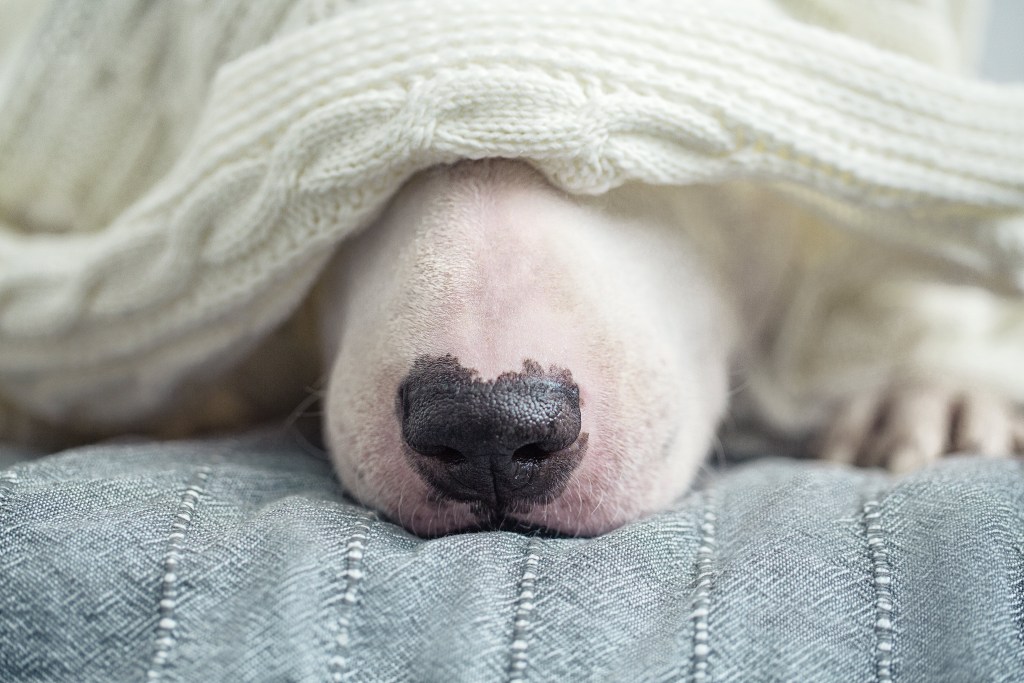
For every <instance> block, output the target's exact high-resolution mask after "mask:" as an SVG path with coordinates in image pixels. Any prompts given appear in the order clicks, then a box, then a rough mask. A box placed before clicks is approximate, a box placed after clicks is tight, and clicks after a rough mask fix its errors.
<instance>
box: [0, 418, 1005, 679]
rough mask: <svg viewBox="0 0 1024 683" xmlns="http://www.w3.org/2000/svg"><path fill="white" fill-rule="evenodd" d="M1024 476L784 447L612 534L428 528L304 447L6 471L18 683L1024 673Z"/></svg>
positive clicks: (983, 463)
mask: <svg viewBox="0 0 1024 683" xmlns="http://www.w3.org/2000/svg"><path fill="white" fill-rule="evenodd" d="M0 450H2V449H0ZM1022 475H1024V469H1022V466H1021V463H1020V462H1019V461H1011V460H995V459H980V458H972V459H953V460H950V461H947V462H944V463H942V464H941V465H940V466H938V467H936V468H934V469H931V470H929V471H926V472H921V473H919V474H916V475H913V476H911V477H909V478H906V479H903V480H902V481H893V480H891V479H889V478H887V477H885V476H884V475H882V474H880V473H877V472H865V471H857V470H848V469H839V468H835V467H827V466H824V465H820V464H815V463H807V462H796V461H784V460H762V461H757V462H754V463H750V464H746V465H743V466H740V467H737V468H735V469H733V470H731V471H726V472H724V473H712V474H710V475H709V476H708V477H707V478H706V481H705V482H704V484H703V485H702V486H701V487H700V489H699V490H698V491H696V492H694V493H693V494H691V495H689V496H687V497H686V498H685V500H683V501H681V502H680V503H679V504H678V506H677V507H676V508H675V509H674V510H672V511H669V512H666V513H664V514H661V515H659V516H656V517H654V518H651V519H647V520H644V521H641V522H638V523H635V524H633V525H631V526H629V527H627V528H624V529H621V530H619V531H617V532H614V533H611V534H608V535H606V536H603V537H601V538H595V539H552V538H538V537H527V536H522V535H517V534H512V533H504V532H500V533H478V534H468V535H460V536H451V537H447V538H442V539H438V540H432V541H423V540H420V539H418V538H414V537H412V536H410V535H408V534H407V533H405V532H404V531H403V530H402V529H400V528H398V527H395V526H393V525H391V524H388V523H386V522H384V521H381V520H379V519H378V518H377V517H376V516H375V515H374V514H373V513H372V512H369V511H367V510H365V509H364V508H361V507H359V506H358V505H355V504H353V503H351V502H350V501H348V500H346V499H345V498H344V496H343V495H342V493H341V492H340V491H339V490H338V487H337V484H336V483H335V481H334V479H333V478H332V476H331V472H330V468H329V467H328V466H327V464H326V463H324V462H322V461H319V460H317V459H315V458H312V457H311V456H309V455H307V454H305V453H304V452H303V451H302V449H300V448H298V447H297V446H296V445H294V443H292V442H291V441H290V440H289V439H288V438H287V437H282V436H281V435H276V434H268V433H262V434H256V435H249V436H247V437H244V438H241V439H234V440H218V441H205V442H180V443H162V444H160V443H156V444H145V443H134V444H120V445H104V446H99V447H93V448H88V449H81V450H77V451H73V452H68V453H65V454H62V455H57V456H50V457H46V458H43V459H40V460H36V461H30V462H25V463H21V464H17V465H14V466H13V467H10V468H8V469H6V470H2V471H0V511H2V514H0V679H2V680H4V681H21V680H76V681H104V682H105V683H106V682H110V681H122V680H124V681H128V680H132V681H139V680H143V679H145V678H146V676H147V675H148V676H149V677H151V678H154V679H158V678H165V679H168V680H181V681H217V680H232V681H235V680H267V681H271V680H273V681H277V680H297V681H330V680H355V681H374V680H381V681H394V680H409V681H424V680H434V681H455V680H465V681H506V680H518V679H524V680H535V681H556V680H558V681H569V680H572V681H577V680H609V681H627V680H628V681H633V680H652V681H653V680H686V679H691V678H692V679H695V680H715V681H759V680H792V681H869V680H888V679H890V678H891V679H894V680H897V681H943V680H949V681H968V680H971V681H975V680H978V681H980V680H986V681H994V680H1006V681H1011V680H1020V679H1021V676H1022V675H1024V674H1022V672H1024V476H1022Z"/></svg>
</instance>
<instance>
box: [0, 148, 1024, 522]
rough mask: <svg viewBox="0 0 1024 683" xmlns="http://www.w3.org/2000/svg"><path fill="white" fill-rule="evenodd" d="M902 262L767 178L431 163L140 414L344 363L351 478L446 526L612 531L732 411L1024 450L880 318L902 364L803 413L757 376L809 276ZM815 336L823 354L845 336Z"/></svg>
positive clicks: (231, 402)
mask: <svg viewBox="0 0 1024 683" xmlns="http://www.w3.org/2000/svg"><path fill="white" fill-rule="evenodd" d="M823 241H824V242H827V244H823V243H822V242H823ZM809 245H810V246H809ZM809 253H810V256H809ZM905 256H906V255H904V254H900V253H898V252H892V251H891V250H887V249H885V248H881V247H879V245H872V244H866V245H865V244H861V243H859V242H857V241H855V240H852V239H848V238H847V236H846V235H845V234H844V233H842V232H840V231H838V230H836V231H834V232H833V233H822V231H821V225H820V223H819V222H815V221H812V220H808V216H807V214H806V213H805V212H804V211H803V210H801V209H800V208H799V207H797V206H795V205H790V204H787V203H785V202H779V201H777V198H775V197H773V196H772V193H771V191H769V190H767V189H764V188H757V187H755V186H752V185H745V184H739V185H735V186H728V187H726V186H719V187H692V188H668V187H665V188H658V187H651V186H645V185H640V184H636V185H629V186H624V187H622V188H618V189H615V190H612V191H610V192H608V193H607V194H605V195H602V196H598V197H574V196H570V195H567V194H565V193H563V192H561V191H560V190H558V189H556V188H555V187H554V186H552V185H551V184H550V183H548V182H547V181H546V180H545V179H544V178H543V177H542V176H541V175H540V173H538V172H537V171H535V170H534V169H533V168H532V167H531V166H530V165H529V164H528V163H526V162H523V161H514V160H507V159H485V160H478V161H463V162H459V163H456V164H453V165H449V166H441V167H436V168H432V169H428V170H426V171H423V172H420V173H419V174H417V175H416V176H414V177H413V178H412V179H411V180H410V181H409V182H407V183H406V184H405V185H404V187H403V188H402V189H401V190H400V191H399V192H398V193H397V194H396V195H395V196H394V197H393V198H392V200H391V201H390V203H389V204H388V206H387V207H386V208H385V209H384V210H383V213H382V214H381V215H380V216H379V217H378V218H377V219H376V220H375V221H374V222H373V224H372V225H370V226H368V227H367V228H365V229H364V230H362V231H361V232H360V233H359V234H358V235H356V236H354V237H353V238H350V239H349V240H347V241H346V242H344V243H343V244H342V245H341V248H340V249H339V250H338V253H337V254H336V256H335V257H334V258H333V260H332V261H331V262H330V264H329V265H328V266H327V268H326V271H325V273H324V274H323V276H322V278H321V281H320V283H319V284H318V285H317V287H316V288H315V290H314V292H313V293H312V295H311V297H310V300H309V302H308V305H307V306H306V307H304V308H303V309H302V310H300V311H299V312H298V313H297V314H296V316H295V317H294V318H293V319H292V320H291V321H290V322H289V323H288V324H287V325H285V326H284V327H282V328H281V329H280V330H278V331H277V332H276V333H275V334H273V335H271V336H270V338H268V339H267V341H266V342H264V343H263V345H262V346H261V347H260V348H259V349H258V350H257V351H256V352H254V353H253V354H252V355H251V356H250V357H249V359H248V360H247V361H246V362H244V363H243V364H242V365H241V366H239V367H238V368H236V369H234V370H233V371H232V372H230V373H229V374H228V375H227V376H226V377H224V378H223V379H221V380H219V381H217V382H216V383H215V384H214V385H212V386H206V385H205V384H202V383H195V384H191V385H185V386H183V387H182V389H181V391H180V392H179V396H178V400H177V401H176V402H175V405H174V407H173V408H171V409H168V410H166V411H164V412H162V413H160V414H158V415H155V416H154V417H153V419H152V420H149V421H147V422H144V423H138V424H133V425H128V426H125V429H124V430H121V431H126V430H131V431H143V432H149V433H151V434H154V435H156V436H159V437H163V438H169V437H181V436H187V435H194V434H197V433H208V432H210V431H216V430H224V429H231V428H237V427H242V426H247V425H251V424H252V423H255V422H259V421H261V420H265V419H267V418H270V417H273V416H275V415H279V414H280V413H281V412H282V411H283V410H284V411H285V412H286V409H287V408H290V407H293V406H294V405H296V404H300V403H301V404H302V405H303V406H305V405H306V404H307V403H308V401H304V400H303V394H304V391H305V390H306V387H308V386H312V385H317V384H318V382H319V381H320V379H322V378H326V380H325V382H324V389H323V390H322V397H321V399H322V408H321V411H322V416H323V417H322V436H323V439H322V441H323V443H324V444H326V449H327V451H328V452H329V455H330V458H331V460H332V461H333V464H334V466H335V469H336V471H337V474H338V476H339V478H340V480H341V482H342V484H343V485H344V487H345V489H346V490H347V491H348V492H350V493H351V495H353V496H354V497H355V498H356V499H357V500H359V501H360V502H362V503H364V504H366V505H368V506H370V507H372V508H374V509H376V510H378V511H380V512H381V513H383V515H384V516H386V517H387V518H390V519H392V520H394V521H395V522H397V523H398V524H400V525H402V526H404V527H405V528H407V529H408V530H410V531H412V532H413V533H416V534H418V535H421V536H428V537H430V536H438V535H444V534H449V533H454V532H460V531H468V530H480V529H513V530H537V529H541V530H544V531H547V532H551V533H556V534H565V535H574V536H578V535H582V536H593V535H597V534H602V533H606V532H609V531H611V530H613V529H615V528H617V527H620V526H622V525H624V524H627V523H629V522H631V521H634V520H637V519H640V518H642V517H644V516H647V515H650V514H653V513H656V512H658V511H661V510H664V509H666V508H668V507H669V506H670V505H671V504H672V503H673V501H675V500H676V499H678V498H679V497H680V496H681V495H682V494H684V493H685V492H686V491H687V489H688V488H690V487H691V486H692V484H693V482H694V480H695V478H696V476H697V475H698V473H699V472H700V471H701V468H702V467H703V466H704V464H705V462H706V461H707V459H708V456H709V454H710V453H711V452H712V450H713V449H714V448H715V447H716V445H717V443H718V439H719V434H720V428H721V426H722V425H723V423H725V424H726V425H727V426H728V425H729V424H731V423H732V422H734V421H735V416H736V415H754V416H755V421H756V423H757V425H758V428H759V429H761V430H762V431H765V432H769V433H772V434H773V435H775V436H779V435H781V436H782V437H783V442H784V443H795V444H797V445H802V446H806V450H810V451H812V454H813V455H817V456H820V457H822V458H824V459H825V460H829V461H833V462H838V463H846V464H853V463H856V464H860V465H867V466H884V467H888V468H889V469H891V470H893V471H896V472H905V471H910V470H913V469H916V468H919V467H922V466H925V465H927V464H928V463H930V462H932V461H934V460H935V459H937V458H939V457H940V456H942V455H944V454H946V453H949V452H959V451H965V452H979V453H986V454H991V455H1007V454H1011V453H1020V452H1021V451H1022V450H1024V420H1022V419H1021V417H1020V416H1019V415H1018V414H1017V413H1016V408H1015V406H1014V404H1013V402H1012V401H1010V400H1009V399H1007V398H1005V397H1004V396H1003V394H1001V393H1000V392H999V391H998V389H996V388H993V387H988V386H987V385H986V383H985V382H983V381H976V380H975V379H974V378H972V377H970V376H963V377H952V376H948V375H947V374H944V373H940V372H937V371H935V370H934V369H930V368H929V367H928V366H927V364H924V365H923V366H921V365H920V364H915V363H914V362H913V360H914V357H913V348H910V349H909V351H910V353H909V355H907V354H904V355H902V356H900V355H899V354H898V353H896V352H895V351H894V350H893V348H890V346H888V345H887V344H888V342H887V341H885V338H886V335H885V330H883V329H878V330H871V331H869V332H870V334H869V335H867V338H869V339H875V338H878V339H882V340H883V341H882V342H880V343H877V344H874V342H872V343H873V344H874V346H873V347H872V348H868V349H867V350H866V351H865V352H866V353H867V355H868V356H869V357H873V358H875V359H876V360H881V361H884V362H881V363H880V365H878V367H876V368H875V369H874V371H871V372H868V371H864V372H860V373H853V375H852V377H853V379H852V381H851V380H849V379H848V380H847V381H844V382H832V383H830V386H829V388H828V390H826V391H824V392H822V393H821V394H820V396H819V399H820V400H817V401H814V402H812V403H813V405H812V406H811V407H810V408H808V407H807V406H805V407H804V408H803V409H801V410H800V411H798V416H797V417H798V419H795V420H794V419H793V416H792V415H790V416H788V417H786V418H784V419H783V418H780V416H779V415H778V414H776V415H772V413H773V411H775V412H777V405H776V404H777V401H776V396H775V395H774V394H773V393H772V391H771V388H772V380H771V378H770V377H769V379H768V380H765V378H764V374H765V373H763V372H762V370H763V368H764V367H765V366H771V365H772V364H778V359H779V358H780V357H783V356H785V355H786V354H787V353H790V352H791V351H792V349H791V348H789V346H790V345H791V342H790V341H789V340H788V338H787V336H786V335H785V334H784V333H783V332H782V331H781V327H780V321H783V320H785V319H786V317H787V316H788V315H790V314H791V312H792V311H793V309H794V307H796V305H797V302H800V301H803V300H805V299H807V297H808V296H809V295H812V298H815V299H816V300H817V301H818V302H819V306H818V312H819V317H820V316H821V315H822V314H821V311H822V310H824V311H825V312H826V313H825V314H827V313H828V310H829V307H830V306H833V304H834V302H833V303H829V302H830V301H831V300H830V299H829V297H828V296H823V295H822V292H819V291H816V290H817V289H819V288H822V287H824V285H823V282H822V280H821V279H820V278H819V279H815V278H812V277H808V276H807V273H808V271H809V270H812V269H816V270H817V272H819V273H820V272H826V273H828V274H829V277H828V282H829V283H830V284H829V286H830V287H832V289H833V290H834V292H838V293H839V295H838V298H836V297H833V299H835V300H838V301H842V300H843V297H846V298H849V295H850V292H856V291H857V290H858V288H859V287H863V286H864V283H866V282H871V283H877V282H878V281H880V280H881V281H884V280H885V278H886V277H887V274H888V273H891V272H893V271H894V270H900V269H899V268H898V267H897V266H898V265H900V264H901V263H902V261H903V260H904V259H905ZM840 262H846V263H851V262H852V263H855V264H856V267H855V268H850V267H848V266H847V267H845V268H843V267H839V264H840ZM808 264H814V266H813V268H812V266H809V265H808ZM903 270H906V269H905V268H904V269H903ZM916 276H917V277H919V278H924V279H928V278H932V277H937V274H936V272H933V270H929V267H928V266H927V264H926V265H924V266H922V267H921V268H919V269H918V272H917V273H916ZM820 302H825V304H826V305H824V308H823V305H822V304H821V303H820ZM902 312H903V311H901V309H900V307H899V306H896V313H897V314H901V313H902ZM861 326H862V327H863V325H861ZM892 326H893V327H895V326H897V325H896V324H895V323H893V325H892ZM883 327H885V326H883ZM820 344H821V346H822V349H823V350H824V353H823V357H824V358H826V359H828V358H829V357H830V356H829V353H828V351H829V349H830V348H831V347H832V346H841V345H842V344H841V343H837V342H836V340H835V339H834V337H833V338H831V339H830V338H828V337H827V335H826V336H823V337H822V338H821V340H820ZM869 346H871V345H870V344H869ZM904 351H905V349H904ZM843 352H844V353H847V354H848V353H849V349H843ZM782 365H783V366H785V363H783V364H782ZM776 374H777V373H776ZM766 387H767V389H766ZM26 425H27V426H26ZM69 427H72V426H71V425H59V426H55V425H47V424H41V423H39V422H38V421H32V420H27V421H22V422H21V423H17V422H14V423H11V422H9V423H8V424H7V425H3V424H0V432H4V433H5V434H6V435H7V436H8V438H9V437H10V436H11V435H14V436H19V435H20V437H21V438H20V440H22V441H28V442H35V443H37V444H38V443H40V442H41V441H44V442H45V441H46V439H47V438H50V437H52V436H53V435H54V434H60V435H61V436H62V437H63V438H62V439H61V441H60V442H56V443H55V442H53V441H52V438H51V439H50V443H49V444H46V445H48V446H50V447H56V446H58V445H66V443H67V441H68V440H69V439H70V440H71V441H81V440H85V439H87V438H96V437H98V436H109V435H110V434H109V433H108V434H97V433H95V432H92V433H90V432H89V431H88V430H84V431H78V432H77V433H76V432H75V430H74V429H69ZM69 435H70V436H69ZM83 435H87V436H83Z"/></svg>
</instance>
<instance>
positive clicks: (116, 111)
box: [0, 0, 1024, 422]
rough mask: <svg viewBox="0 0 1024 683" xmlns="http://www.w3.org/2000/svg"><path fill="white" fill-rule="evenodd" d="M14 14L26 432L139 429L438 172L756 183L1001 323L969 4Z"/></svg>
mask: <svg viewBox="0 0 1024 683" xmlns="http://www.w3.org/2000/svg"><path fill="white" fill-rule="evenodd" d="M41 5H42V3H27V2H23V3H10V4H8V5H5V7H6V8H7V10H8V11H9V12H14V13H17V12H19V11H20V12H21V14H16V15H12V16H7V17H0V25H2V26H5V27H7V28H5V29H4V31H3V32H0V41H6V42H0V50H4V51H3V52H2V53H0V394H2V395H3V397H4V398H6V400H7V401H9V402H13V403H16V404H18V405H19V406H20V407H21V408H23V409H25V410H28V411H30V412H33V413H36V414H39V415H43V416H46V417H49V418H52V419H66V418H68V417H69V416H73V417H75V418H76V419H88V420H96V421H100V422H103V421H117V420H123V419H128V418H132V417H134V416H139V415H144V414H146V413H147V412H148V411H151V410H153V409H154V408H156V407H158V406H160V405H161V404H162V403H163V402H164V401H165V400H166V399H167V397H168V396H169V395H170V394H171V392H173V390H174V388H175V387H177V386H180V385H181V384H182V383H183V382H185V381H186V380H188V379H189V378H193V377H195V376H197V375H199V374H203V373H209V372H210V369H211V368H224V367H229V366H230V365H231V364H232V363H233V362H235V361H237V360H238V359H240V358H242V357H243V356H244V355H245V354H246V353H247V352H248V351H249V350H250V349H251V348H253V346H254V344H256V342H257V341H258V340H259V339H260V338H261V337H262V336H263V335H265V334H266V333H267V332H268V331H269V330H271V329H272V328H273V327H274V326H275V325H277V324H279V323H280V322H281V321H282V320H283V319H285V318H286V317H287V316H288V315H289V314H290V313H291V312H292V311H294V310H295V308H296V307H297V306H298V305H299V304H300V302H301V301H302V299H303V297H304V296H305V295H306V294H307V292H308V289H309V288H310V286H311V284H312V283H313V282H314V280H315V278H316V277H317V274H318V272H319V270H320V269H321V267H322V265H323V264H324V263H325V262H326V260H327V258H328V257H329V255H330V254H331V252H332V251H333V250H334V248H335V247H336V246H337V245H339V244H340V243H341V242H342V241H343V240H344V239H345V237H346V236H347V235H350V234H352V233H353V231H356V230H358V229H360V228H361V227H363V226H365V225H366V224H367V223H368V222H369V221H370V220H372V218H373V217H374V215H375V213H376V212H378V211H379V209H380V208H381V207H382V205H383V204H384V203H385V202H386V201H387V199H388V197H389V196H390V195H391V194H393V193H394V192H395V190H396V189H397V188H398V187H399V186H400V185H401V183H402V182H403V181H404V180H406V179H407V178H408V177H409V176H410V175H411V174H413V173H414V172H416V171H417V170H420V169H423V168H426V167H428V166H431V165H434V164H438V163H445V162H451V161H454V160H457V159H460V158H480V157H491V156H503V157H520V158H525V159H528V160H529V161H531V162H532V163H533V164H534V165H535V166H536V167H537V168H538V169H540V170H541V172H543V173H544V174H545V175H546V176H547V177H548V178H549V179H550V180H551V181H552V182H553V183H555V184H556V185H558V186H560V187H562V188H564V189H565V190H567V191H569V192H572V193H586V194H594V193H601V192H604V191H606V190H608V189H609V188H613V187H616V186H619V185H621V184H623V183H626V182H630V181H641V182H645V183H653V184H659V185H685V184H693V183H708V182H719V181H726V180H736V179H751V180H755V181H758V182H761V183H766V184H770V185H772V186H773V187H776V188H778V189H779V190H780V191H783V192H786V193H788V194H789V195H790V196H792V197H796V198H798V199H799V201H802V202H805V203H807V204H809V205H811V206H814V207H815V208H816V210H817V211H818V212H819V215H821V216H822V217H823V220H827V221H829V222H831V223H834V224H836V225H840V226H843V227H844V228H847V229H849V230H853V231H859V232H861V233H864V234H871V235H872V236H873V237H874V238H878V239H882V240H888V241H890V242H893V243H899V244H901V245H904V246H907V247H910V248H912V249H913V250H917V251H920V252H923V253H928V254H932V255H937V256H939V257H941V258H943V259H946V260H949V261H952V262H956V263H959V264H961V265H964V266H967V267H969V268H971V269H973V271H974V272H975V273H976V275H977V281H978V282H979V283H983V284H985V285H986V286H989V287H992V288H996V289H1000V290H1002V291H1003V292H1004V294H1005V293H1009V296H1010V297H1011V298H1008V299H1006V300H1005V301H1004V303H1005V304H1006V306H1009V308H1007V309H1006V311H1009V312H1010V313H1009V314H1012V315H1010V318H1008V319H1009V320H1011V321H1015V324H1017V326H1018V328H1020V327H1021V326H1022V324H1021V321H1022V320H1024V314H1022V313H1021V310H1022V309H1021V306H1020V303H1019V299H1017V298H1013V297H1015V295H1014V293H1015V292H1018V293H1019V292H1020V291H1022V290H1024V219H1022V218H1021V211H1022V210H1024V89H1021V88H1019V87H1007V86H995V85H991V84H986V83H981V82H977V81H974V80H970V79H969V78H967V77H965V76H963V75H962V72H964V69H965V65H967V64H968V63H969V61H970V54H971V51H972V47H971V44H972V43H971V39H970V35H971V31H970V30H968V29H964V30H961V29H960V28H958V27H963V26H967V27H968V28H969V27H970V25H971V24H972V22H974V23H977V16H978V14H977V12H976V3H973V2H969V1H968V0H963V1H960V2H955V1H954V2H939V1H938V0H933V1H915V2H910V0H885V1H882V0H879V1H877V2H863V3H842V2H837V1H836V0H804V1H803V2H798V1H796V0H777V1H776V2H769V1H767V0H764V1H758V0H733V1H731V2H714V3H709V2H703V1H700V2H698V1H693V2H679V1H678V0H639V1H633V2H629V3H617V2H605V1H603V0H559V2H557V3H550V2H548V1H546V0H489V1H488V2H473V1H472V0H404V1H392V0H381V1H379V2H355V1H354V0H353V1H352V2H344V1H343V0H335V1H334V2H331V1H328V0H306V1H302V0H261V2H258V3H252V2H247V1H246V0H222V1H221V2H217V3H152V2H145V1H144V0H104V1H101V0H97V1H95V2H88V3H76V2H54V3H52V6H51V7H48V8H42V9H36V8H37V7H39V6H41ZM19 22H20V23H19ZM19 25H20V26H23V27H25V28H24V31H23V32H22V33H18V32H16V31H15V29H14V28H12V27H17V26H19ZM958 72H961V73H958ZM1001 310H1002V309H1001ZM1009 314H1008V315H1009ZM1000 320H1002V318H1000ZM1004 322H1005V320H1004ZM1005 327H1006V326H1005V325H1004V326H1003V327H1002V328H1000V329H1005ZM1017 339H1018V340H1019V339H1020V337H1017ZM1017 348H1024V345H1019V346H1018V347H1017ZM1021 365H1024V364H1021ZM1018 367H1020V366H1018ZM1021 386H1024V382H1022V383H1021ZM99 399H102V400H99Z"/></svg>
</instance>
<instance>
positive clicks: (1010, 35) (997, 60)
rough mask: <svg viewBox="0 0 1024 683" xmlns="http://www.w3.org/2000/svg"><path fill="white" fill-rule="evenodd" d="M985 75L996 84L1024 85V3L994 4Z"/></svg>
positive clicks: (1014, 0) (1017, 0) (1011, 0)
mask: <svg viewBox="0 0 1024 683" xmlns="http://www.w3.org/2000/svg"><path fill="white" fill-rule="evenodd" d="M991 2H992V5H991V10H990V12H989V17H988V42H987V43H986V45H985V49H984V51H983V53H982V59H981V73H982V75H983V76H984V77H985V78H987V79H989V80H992V81H1001V82H1004V83H1005V82H1007V81H1019V82H1024V0H991Z"/></svg>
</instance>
